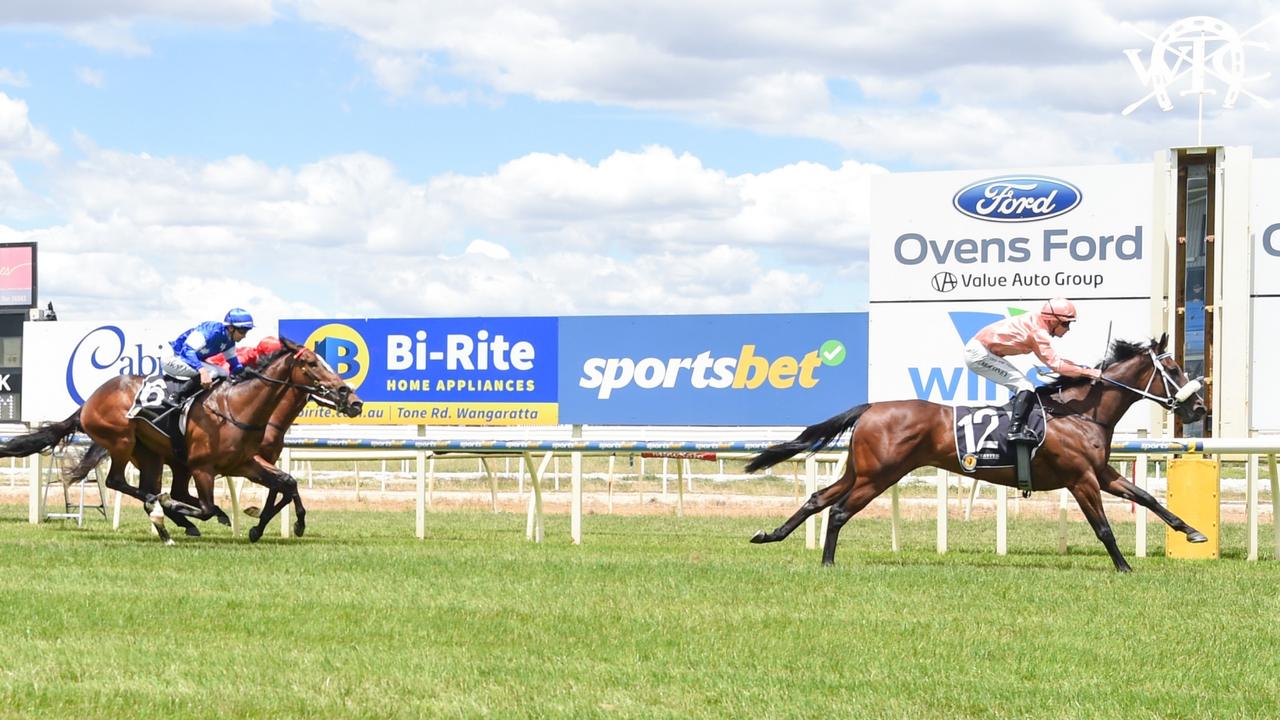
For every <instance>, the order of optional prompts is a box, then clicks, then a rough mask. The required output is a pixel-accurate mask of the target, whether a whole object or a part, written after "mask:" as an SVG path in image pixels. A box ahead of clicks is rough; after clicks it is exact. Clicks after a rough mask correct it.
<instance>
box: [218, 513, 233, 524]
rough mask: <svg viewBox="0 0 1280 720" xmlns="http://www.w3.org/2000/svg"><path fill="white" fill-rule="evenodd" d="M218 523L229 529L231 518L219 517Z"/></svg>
mask: <svg viewBox="0 0 1280 720" xmlns="http://www.w3.org/2000/svg"><path fill="white" fill-rule="evenodd" d="M218 522H219V523H221V524H222V525H226V526H227V527H231V518H229V517H227V516H226V515H219V516H218Z"/></svg>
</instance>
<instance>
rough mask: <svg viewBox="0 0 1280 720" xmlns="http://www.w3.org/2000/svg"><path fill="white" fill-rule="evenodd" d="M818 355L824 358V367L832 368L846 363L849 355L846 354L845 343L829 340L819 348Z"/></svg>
mask: <svg viewBox="0 0 1280 720" xmlns="http://www.w3.org/2000/svg"><path fill="white" fill-rule="evenodd" d="M818 354H819V355H820V356H821V357H822V364H823V365H831V366H832V367H834V366H836V365H839V364H840V363H842V362H844V359H845V357H846V356H847V355H848V353H846V352H845V349H844V343H842V342H840V341H839V340H828V341H826V342H824V343H822V347H820V348H818Z"/></svg>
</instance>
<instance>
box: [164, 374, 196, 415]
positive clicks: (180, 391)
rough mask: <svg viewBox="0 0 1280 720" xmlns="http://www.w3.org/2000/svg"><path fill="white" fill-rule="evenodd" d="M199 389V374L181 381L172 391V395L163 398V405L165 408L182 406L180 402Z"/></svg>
mask: <svg viewBox="0 0 1280 720" xmlns="http://www.w3.org/2000/svg"><path fill="white" fill-rule="evenodd" d="M199 389H200V376H199V375H197V376H195V377H193V378H190V379H188V380H187V381H186V382H184V383H182V384H181V385H179V386H178V388H177V389H176V390H174V391H173V394H172V395H170V396H169V397H167V398H165V401H164V405H165V407H166V408H179V407H182V403H184V402H186V401H187V398H189V397H191V396H192V395H195V394H196V391H198V390H199Z"/></svg>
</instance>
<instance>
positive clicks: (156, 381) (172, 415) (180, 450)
mask: <svg viewBox="0 0 1280 720" xmlns="http://www.w3.org/2000/svg"><path fill="white" fill-rule="evenodd" d="M183 382H185V381H184V380H181V379H178V378H172V377H169V376H168V375H164V374H161V373H157V374H155V375H150V376H148V377H147V379H146V380H144V381H143V383H142V386H141V387H139V388H138V394H137V395H134V397H133V405H132V406H131V407H130V408H129V412H128V413H127V414H126V415H125V417H128V418H137V419H139V420H142V421H143V422H146V423H147V424H148V425H150V426H151V427H153V428H155V429H156V430H159V431H160V433H161V434H163V435H164V436H165V437H167V438H169V444H170V446H171V447H173V452H174V455H175V456H176V457H177V458H178V459H179V460H181V461H184V462H185V460H186V455H187V439H186V427H187V414H188V413H189V412H190V411H191V404H192V403H193V402H195V400H196V398H198V397H200V395H202V394H204V391H203V390H201V391H199V392H197V393H196V394H195V395H194V396H192V397H189V398H187V399H186V401H185V402H183V403H182V407H180V408H178V409H176V410H170V409H169V406H168V405H166V404H165V402H164V401H165V398H167V397H169V396H170V395H172V394H173V393H174V392H175V391H176V390H177V389H178V388H179V387H181V386H182V384H183ZM166 411H168V412H166Z"/></svg>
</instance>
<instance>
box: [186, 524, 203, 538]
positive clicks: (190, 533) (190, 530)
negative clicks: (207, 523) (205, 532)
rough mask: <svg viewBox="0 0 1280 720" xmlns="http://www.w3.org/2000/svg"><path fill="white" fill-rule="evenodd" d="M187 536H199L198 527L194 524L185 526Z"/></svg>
mask: <svg viewBox="0 0 1280 720" xmlns="http://www.w3.org/2000/svg"><path fill="white" fill-rule="evenodd" d="M187 537H200V528H198V527H196V526H195V525H192V526H191V527H189V528H187Z"/></svg>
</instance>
